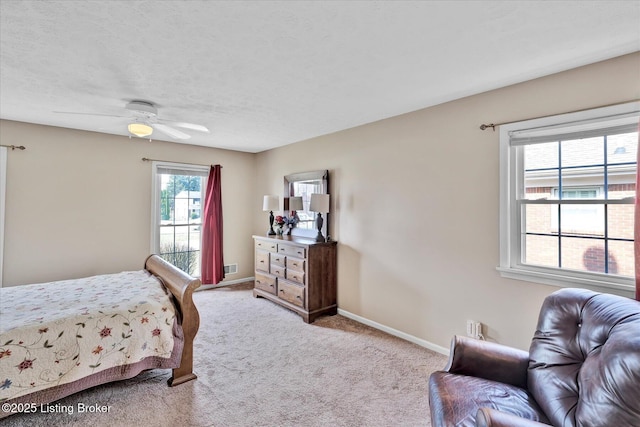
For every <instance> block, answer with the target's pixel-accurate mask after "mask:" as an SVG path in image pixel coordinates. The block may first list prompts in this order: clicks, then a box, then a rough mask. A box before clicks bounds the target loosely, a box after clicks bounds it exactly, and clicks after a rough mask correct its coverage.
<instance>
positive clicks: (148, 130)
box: [127, 123, 153, 138]
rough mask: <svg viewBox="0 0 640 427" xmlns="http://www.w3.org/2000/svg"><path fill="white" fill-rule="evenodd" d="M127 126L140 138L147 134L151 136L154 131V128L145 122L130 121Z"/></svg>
mask: <svg viewBox="0 0 640 427" xmlns="http://www.w3.org/2000/svg"><path fill="white" fill-rule="evenodd" d="M127 128H128V129H129V132H131V134H132V135H135V136H137V137H138V138H144V137H145V136H149V135H151V134H152V133H153V128H152V127H151V126H149V125H146V124H144V123H130V124H129V126H128V127H127Z"/></svg>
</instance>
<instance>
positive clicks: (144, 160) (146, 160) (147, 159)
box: [142, 157, 222, 168]
mask: <svg viewBox="0 0 640 427" xmlns="http://www.w3.org/2000/svg"><path fill="white" fill-rule="evenodd" d="M142 161H143V162H167V163H175V164H178V165H193V166H214V165H203V164H200V163H185V162H172V161H171V160H160V159H150V158H148V157H143V158H142ZM220 168H222V165H220Z"/></svg>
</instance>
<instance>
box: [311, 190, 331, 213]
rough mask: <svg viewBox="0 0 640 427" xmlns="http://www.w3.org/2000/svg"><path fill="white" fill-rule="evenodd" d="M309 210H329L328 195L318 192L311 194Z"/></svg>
mask: <svg viewBox="0 0 640 427" xmlns="http://www.w3.org/2000/svg"><path fill="white" fill-rule="evenodd" d="M309 210H310V211H311V212H329V195H328V194H319V193H313V194H311V203H310V206H309Z"/></svg>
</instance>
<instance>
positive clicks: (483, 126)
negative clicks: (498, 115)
mask: <svg viewBox="0 0 640 427" xmlns="http://www.w3.org/2000/svg"><path fill="white" fill-rule="evenodd" d="M486 128H491V129H493V131H494V132H495V131H496V125H494V124H493V123H490V124H488V125H485V124H482V125H480V130H485V129H486Z"/></svg>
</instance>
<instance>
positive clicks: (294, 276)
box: [287, 269, 304, 285]
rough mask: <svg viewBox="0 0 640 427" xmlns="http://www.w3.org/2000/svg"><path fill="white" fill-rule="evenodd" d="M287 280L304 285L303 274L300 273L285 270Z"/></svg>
mask: <svg viewBox="0 0 640 427" xmlns="http://www.w3.org/2000/svg"><path fill="white" fill-rule="evenodd" d="M287 280H291V281H292V282H296V283H300V284H301V285H304V273H303V272H302V271H296V270H289V269H287Z"/></svg>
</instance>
